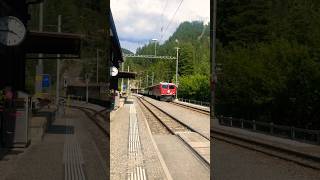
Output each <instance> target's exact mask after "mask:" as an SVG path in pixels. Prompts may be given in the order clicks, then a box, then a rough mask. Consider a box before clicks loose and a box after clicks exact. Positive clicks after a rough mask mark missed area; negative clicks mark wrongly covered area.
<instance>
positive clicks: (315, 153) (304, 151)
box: [211, 119, 320, 169]
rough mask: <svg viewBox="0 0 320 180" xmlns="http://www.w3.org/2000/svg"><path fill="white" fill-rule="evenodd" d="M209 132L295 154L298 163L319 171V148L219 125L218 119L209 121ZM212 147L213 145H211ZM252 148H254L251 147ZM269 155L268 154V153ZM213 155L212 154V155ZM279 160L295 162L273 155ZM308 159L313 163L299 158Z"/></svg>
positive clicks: (290, 158) (289, 158)
mask: <svg viewBox="0 0 320 180" xmlns="http://www.w3.org/2000/svg"><path fill="white" fill-rule="evenodd" d="M211 123H212V124H211V132H212V133H217V134H224V135H227V136H230V137H234V138H237V139H240V140H244V141H247V142H250V143H254V144H259V145H262V146H265V147H269V148H272V149H277V150H281V151H283V152H288V153H291V154H296V155H297V156H300V158H297V159H298V161H297V162H299V163H303V164H308V165H310V166H311V167H313V168H319V169H320V163H319V162H320V146H319V145H314V144H308V143H304V142H299V141H295V140H291V139H286V138H281V137H276V136H271V135H267V134H263V133H258V132H253V131H250V130H245V129H240V128H234V127H228V126H223V125H220V123H219V120H218V119H214V120H213V121H211ZM213 146H214V144H213ZM253 148H254V147H253ZM268 153H269V152H268ZM213 154H214V153H213ZM274 155H276V156H279V157H281V158H285V159H288V160H293V161H296V160H295V157H294V158H293V159H292V157H287V156H286V155H285V156H283V155H280V154H274ZM301 157H303V158H305V159H309V160H312V161H314V163H312V162H311V163H310V162H307V163H304V160H303V159H302V158H301Z"/></svg>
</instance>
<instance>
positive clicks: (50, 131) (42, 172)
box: [0, 104, 109, 180]
mask: <svg viewBox="0 0 320 180" xmlns="http://www.w3.org/2000/svg"><path fill="white" fill-rule="evenodd" d="M88 106H93V105H90V104H88ZM95 108H99V107H95ZM97 131H99V130H98V128H97V127H96V126H95V124H93V123H92V121H91V120H90V119H89V118H88V117H87V116H86V115H85V114H84V113H83V112H82V111H80V110H78V109H74V108H66V109H65V114H64V115H61V116H56V117H55V119H54V120H53V121H52V122H50V123H49V124H47V128H45V132H44V134H43V137H41V138H39V139H38V140H34V139H32V141H31V144H30V145H29V147H27V148H14V149H11V150H10V151H9V152H8V153H7V154H6V155H4V156H3V158H2V159H1V160H0V174H1V178H0V179H4V180H21V179H23V180H43V179H48V180H50V179H52V180H56V179H65V180H69V179H70V180H71V179H83V180H85V179H97V180H99V179H101V180H104V179H107V174H108V172H107V169H108V166H109V165H108V164H107V157H108V155H106V154H103V153H104V152H103V151H102V150H101V145H102V144H103V145H104V146H105V145H109V142H103V143H102V144H101V143H100V144H99V141H100V140H99V139H97V138H99V137H95V136H96V134H95V132H97Z"/></svg>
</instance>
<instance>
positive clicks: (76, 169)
mask: <svg viewBox="0 0 320 180" xmlns="http://www.w3.org/2000/svg"><path fill="white" fill-rule="evenodd" d="M70 121H71V120H70V119H68V120H67V123H66V125H67V127H70V124H71V122H70ZM63 164H64V174H65V177H64V179H65V180H85V179H86V176H85V171H84V168H83V166H84V161H83V157H82V153H81V149H80V145H79V143H78V142H77V138H76V135H75V134H72V132H70V130H68V129H66V135H65V143H64V150H63Z"/></svg>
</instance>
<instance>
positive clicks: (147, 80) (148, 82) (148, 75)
mask: <svg viewBox="0 0 320 180" xmlns="http://www.w3.org/2000/svg"><path fill="white" fill-rule="evenodd" d="M148 81H149V75H148V74H147V87H148V85H149V82H148Z"/></svg>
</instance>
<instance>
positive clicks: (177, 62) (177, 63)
mask: <svg viewBox="0 0 320 180" xmlns="http://www.w3.org/2000/svg"><path fill="white" fill-rule="evenodd" d="M176 49H177V61H176V86H177V87H178V84H179V82H178V65H179V49H180V48H179V47H176ZM177 98H178V88H176V99H177Z"/></svg>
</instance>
